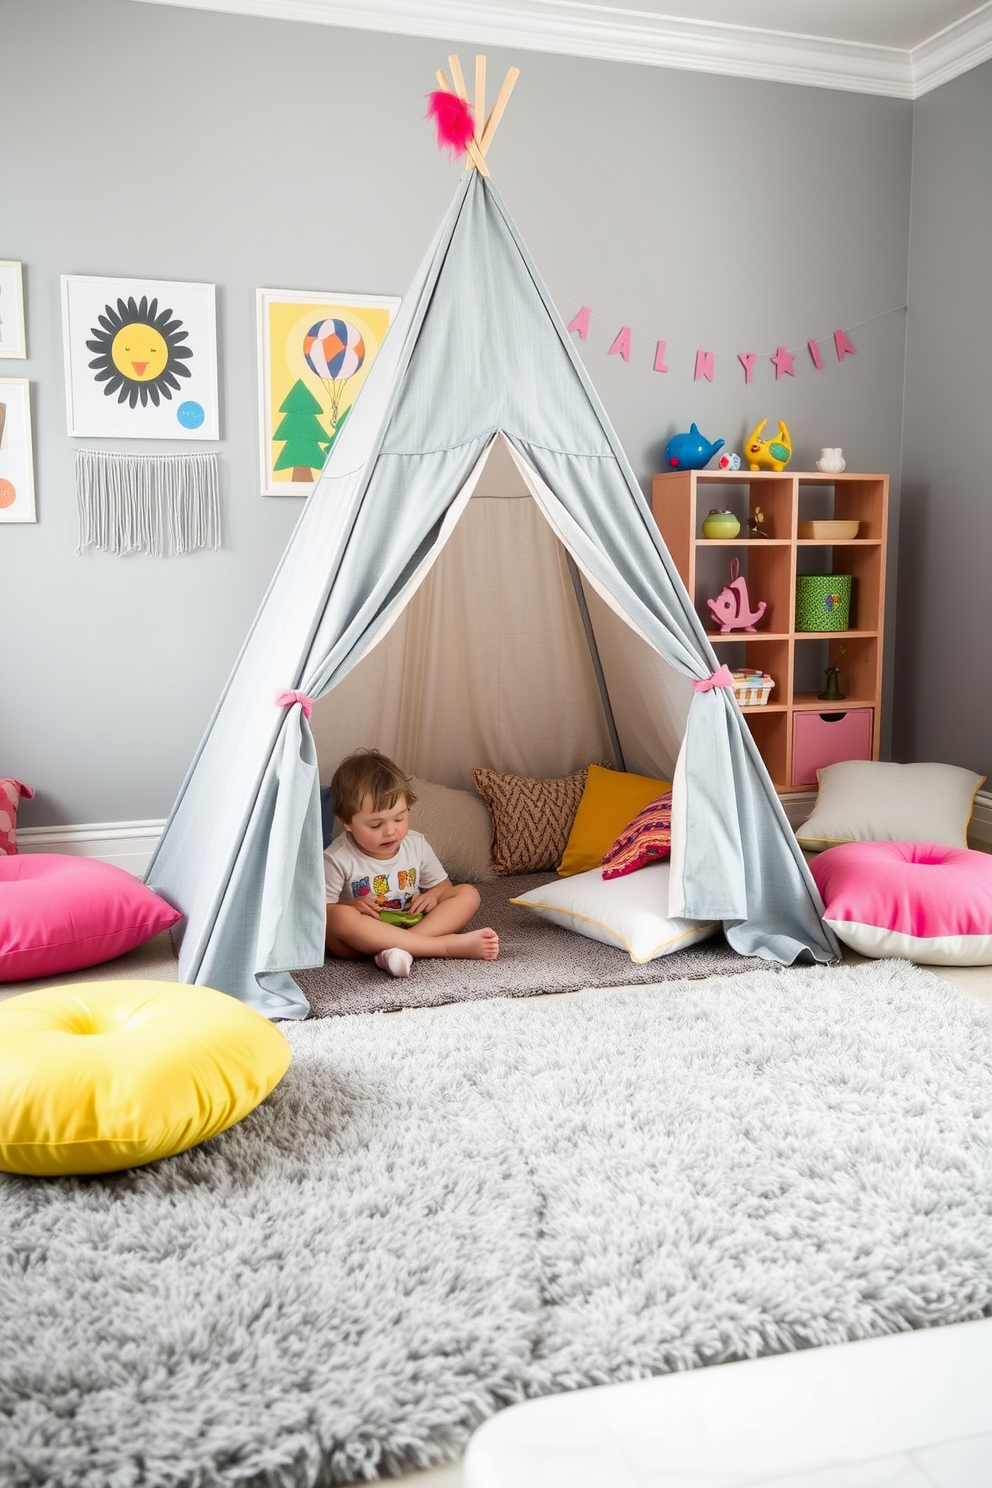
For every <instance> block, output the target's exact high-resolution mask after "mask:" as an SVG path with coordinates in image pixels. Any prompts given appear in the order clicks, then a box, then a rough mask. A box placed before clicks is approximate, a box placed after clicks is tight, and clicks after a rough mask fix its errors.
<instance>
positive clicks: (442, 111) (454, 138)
mask: <svg viewBox="0 0 992 1488" xmlns="http://www.w3.org/2000/svg"><path fill="white" fill-rule="evenodd" d="M427 117H428V118H429V119H433V120H434V127H435V129H436V130H437V147H438V149H439V150H450V151H451V153H452V155H464V154H465V151H466V150H467V149H468V147H469V145H470V143H471V141H472V138H473V136H474V135H475V121H474V119H473V118H472V110H471V109H470V108H469V105H468V103H467V102H466V101H465V99H464V98H459V97H458V95H457V94H455V93H447V92H445V91H444V89H438V91H437V92H435V93H431V94H430V95H429V97H428V103H427Z"/></svg>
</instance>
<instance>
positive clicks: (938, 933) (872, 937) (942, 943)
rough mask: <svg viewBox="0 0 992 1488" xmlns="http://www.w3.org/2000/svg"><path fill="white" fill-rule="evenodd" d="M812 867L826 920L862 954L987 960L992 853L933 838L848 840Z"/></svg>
mask: <svg viewBox="0 0 992 1488" xmlns="http://www.w3.org/2000/svg"><path fill="white" fill-rule="evenodd" d="M810 871H811V872H812V874H813V878H814V880H815V881H816V886H817V888H818V889H819V891H820V895H821V897H822V899H823V902H824V904H825V905H826V911H825V913H824V916H823V918H824V920H825V921H826V922H827V924H828V925H829V926H830V928H831V929H832V930H833V932H834V934H835V935H836V936H837V939H838V940H840V941H843V943H844V944H845V945H847V946H850V947H851V949H852V950H854V951H858V952H860V954H861V955H862V956H900V957H902V958H904V959H905V960H907V961H918V962H922V963H923V964H925V965H929V966H992V855H990V854H988V853H981V852H973V851H972V850H971V849H970V848H967V847H947V846H943V845H941V844H937V843H933V842H845V843H843V844H842V845H841V846H840V847H831V848H828V849H827V851H826V852H824V853H821V854H820V856H819V857H818V858H815V859H814V861H813V862H812V863H811V864H810Z"/></svg>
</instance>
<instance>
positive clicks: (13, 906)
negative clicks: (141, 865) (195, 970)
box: [0, 853, 182, 982]
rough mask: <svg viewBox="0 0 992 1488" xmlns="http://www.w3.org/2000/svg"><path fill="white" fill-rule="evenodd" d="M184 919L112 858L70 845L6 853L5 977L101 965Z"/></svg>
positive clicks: (1, 901)
mask: <svg viewBox="0 0 992 1488" xmlns="http://www.w3.org/2000/svg"><path fill="white" fill-rule="evenodd" d="M180 919H182V915H181V914H180V912H179V911H178V910H176V909H173V907H172V905H171V904H167V903H166V902H165V900H164V899H160V898H159V897H158V895H157V894H153V893H152V891H151V889H146V888H145V886H144V884H143V883H141V882H140V881H139V880H138V879H136V878H134V877H132V875H131V874H130V873H125V871H124V869H123V868H114V867H113V866H112V865H111V864H110V863H100V862H97V861H96V860H95V859H93V858H76V857H70V856H68V855H67V854H63V853H20V854H18V855H17V856H16V857H0V982H20V981H24V980H25V979H27V978H29V977H45V976H57V975H58V974H59V973H61V972H63V971H78V970H79V969H80V968H81V967H84V966H96V965H98V964H99V963H100V962H101V961H110V960H112V959H113V957H115V956H122V955H123V954H124V952H125V951H131V950H133V949H134V947H135V946H139V945H141V944H142V943H143V942H144V941H146V940H150V939H151V938H152V936H153V935H158V934H159V932H160V931H162V930H167V929H168V928H169V926H170V925H174V924H175V923H176V921H177V920H180Z"/></svg>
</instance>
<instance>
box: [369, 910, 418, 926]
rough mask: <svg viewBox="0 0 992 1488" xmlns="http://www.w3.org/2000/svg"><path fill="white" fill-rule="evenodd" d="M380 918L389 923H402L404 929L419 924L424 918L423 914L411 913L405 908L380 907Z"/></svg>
mask: <svg viewBox="0 0 992 1488" xmlns="http://www.w3.org/2000/svg"><path fill="white" fill-rule="evenodd" d="M379 918H380V920H383V921H384V922H385V923H386V924H387V925H401V926H402V927H403V929H404V930H409V929H411V927H412V926H414V925H419V924H420V922H421V920H422V919H423V918H424V917H423V915H422V914H410V912H409V911H408V910H405V909H380V911H379Z"/></svg>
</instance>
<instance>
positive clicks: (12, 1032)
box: [0, 981, 290, 1177]
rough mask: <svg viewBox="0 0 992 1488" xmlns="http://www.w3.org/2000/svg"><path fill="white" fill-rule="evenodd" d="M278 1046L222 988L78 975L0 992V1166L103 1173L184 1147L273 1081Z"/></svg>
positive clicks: (236, 1113)
mask: <svg viewBox="0 0 992 1488" xmlns="http://www.w3.org/2000/svg"><path fill="white" fill-rule="evenodd" d="M289 1061H290V1047H289V1044H288V1043H287V1041H286V1039H285V1038H284V1037H283V1035H282V1034H281V1033H280V1032H279V1029H278V1028H276V1027H275V1025H274V1024H272V1023H270V1022H269V1021H268V1020H267V1019H266V1018H263V1017H262V1015H261V1014H260V1013H256V1012H255V1011H254V1010H253V1009H252V1008H249V1007H245V1005H244V1004H243V1003H241V1002H238V1000H237V999H236V998H234V997H229V996H228V995H227V994H226V993H224V992H215V991H213V990H212V989H211V988H210V987H187V986H183V985H178V986H177V985H176V983H174V982H150V981H140V982H139V981H135V982H126V981H119V982H82V983H77V984H75V985H71V986H61V987H47V988H43V989H42V990H41V991H38V992H24V993H22V994H21V995H20V996H19V997H11V998H8V999H7V1000H5V1001H3V1002H0V1169H3V1170H4V1171H5V1172H8V1173H27V1174H32V1175H35V1176H39V1177H50V1176H54V1175H56V1174H60V1173H108V1172H113V1171H114V1170H115V1169H117V1168H134V1167H140V1166H141V1165H142V1164H143V1163H149V1162H154V1161H155V1160H156V1159H157V1158H160V1157H169V1156H171V1155H172V1154H173V1153H176V1152H184V1151H185V1150H186V1148H187V1147H193V1146H195V1145H196V1143H198V1142H205V1141H206V1140H207V1138H208V1137H214V1136H216V1135H217V1133H218V1132H222V1131H224V1130H225V1128H226V1127H229V1126H233V1125H234V1123H235V1122H236V1121H240V1120H241V1119H242V1117H243V1116H247V1115H248V1112H249V1111H251V1110H254V1108H255V1106H257V1105H258V1104H259V1103H260V1102H261V1101H263V1100H264V1099H265V1097H266V1096H267V1095H268V1094H269V1092H270V1091H271V1090H272V1089H274V1087H275V1086H276V1085H277V1084H278V1083H279V1081H280V1080H281V1079H282V1077H283V1075H284V1074H285V1073H286V1070H287V1069H288V1067H289Z"/></svg>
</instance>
